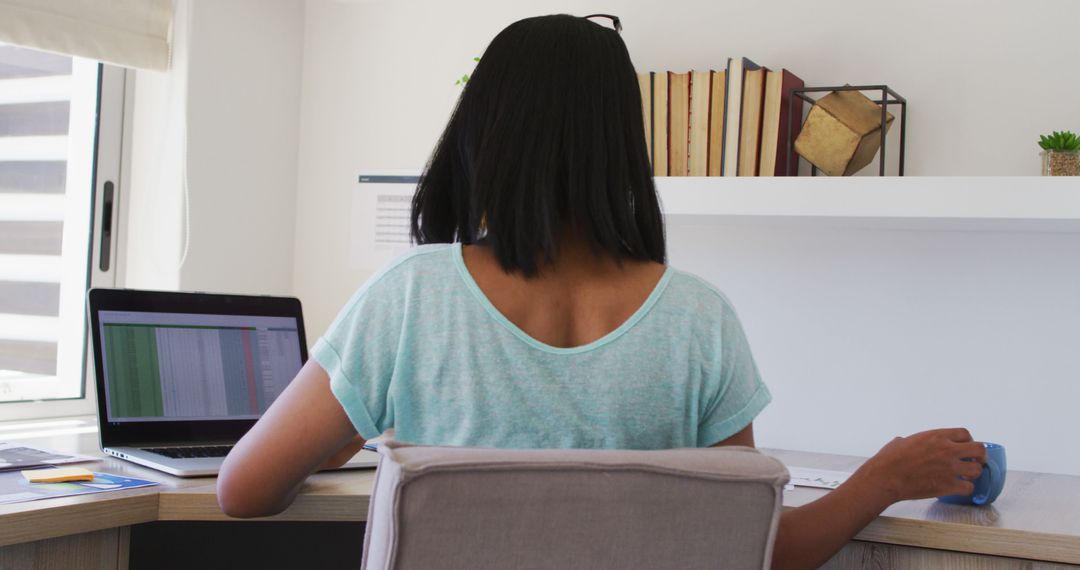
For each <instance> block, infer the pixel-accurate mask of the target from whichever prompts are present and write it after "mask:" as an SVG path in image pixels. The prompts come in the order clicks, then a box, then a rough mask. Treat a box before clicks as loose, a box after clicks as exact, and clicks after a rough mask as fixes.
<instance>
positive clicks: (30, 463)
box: [0, 443, 99, 471]
mask: <svg viewBox="0 0 1080 570" xmlns="http://www.w3.org/2000/svg"><path fill="white" fill-rule="evenodd" d="M98 460H99V459H98V458H97V457H90V456H88V455H79V454H77V453H59V452H56V451H53V450H51V449H42V448H40V447H31V446H29V445H22V444H18V443H0V471H9V470H15V469H31V468H34V467H47V466H50V465H62V464H65V463H79V462H82V461H98Z"/></svg>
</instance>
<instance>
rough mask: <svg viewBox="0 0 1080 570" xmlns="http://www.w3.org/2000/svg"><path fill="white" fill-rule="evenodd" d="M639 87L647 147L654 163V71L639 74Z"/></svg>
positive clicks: (650, 161) (650, 158)
mask: <svg viewBox="0 0 1080 570" xmlns="http://www.w3.org/2000/svg"><path fill="white" fill-rule="evenodd" d="M637 80H638V88H639V89H641V116H642V119H643V121H644V124H645V149H646V152H648V153H649V163H650V164H651V163H652V121H653V117H652V73H649V72H643V73H638V74H637Z"/></svg>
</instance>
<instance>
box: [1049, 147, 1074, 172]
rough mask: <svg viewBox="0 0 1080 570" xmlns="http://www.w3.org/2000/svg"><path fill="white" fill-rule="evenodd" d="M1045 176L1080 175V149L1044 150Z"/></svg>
mask: <svg viewBox="0 0 1080 570" xmlns="http://www.w3.org/2000/svg"><path fill="white" fill-rule="evenodd" d="M1041 154H1042V157H1043V167H1042V173H1043V176H1080V150H1044V151H1042V153H1041Z"/></svg>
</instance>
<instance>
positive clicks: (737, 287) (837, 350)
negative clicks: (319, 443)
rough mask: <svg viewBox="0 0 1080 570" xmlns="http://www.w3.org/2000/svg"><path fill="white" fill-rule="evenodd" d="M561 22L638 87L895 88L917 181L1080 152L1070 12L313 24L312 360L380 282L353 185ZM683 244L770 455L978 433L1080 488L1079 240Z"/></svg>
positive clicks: (303, 234)
mask: <svg viewBox="0 0 1080 570" xmlns="http://www.w3.org/2000/svg"><path fill="white" fill-rule="evenodd" d="M553 12H570V13H575V14H586V13H592V12H609V13H614V14H618V15H619V16H620V17H621V18H622V21H623V24H624V26H625V30H624V32H623V37H624V38H625V40H626V42H627V44H628V46H629V49H630V53H631V56H632V58H633V59H634V61H635V63H636V65H637V67H638V68H639V69H642V70H648V69H651V70H663V69H672V70H687V69H691V68H698V69H701V68H709V67H713V68H717V67H720V66H722V65H723V61H724V58H725V57H727V56H738V55H747V56H750V57H752V58H754V59H755V60H757V61H758V62H759V63H762V64H765V65H768V66H771V67H774V68H776V67H788V68H791V69H793V70H795V71H796V72H797V73H798V74H800V75H801V76H802V77H803V78H804V79H805V80H806V81H807V84H808V85H823V84H826V85H827V84H836V83H879V82H885V83H888V84H889V85H890V86H892V87H894V88H895V89H896V90H897V91H899V92H900V93H901V94H902V95H904V96H906V97H907V98H908V100H909V101H910V102H911V114H910V116H909V122H908V127H909V129H910V131H909V138H908V163H907V168H908V174H910V175H976V174H978V175H1034V174H1037V173H1038V155H1037V153H1038V149H1037V147H1036V145H1035V141H1036V140H1037V138H1038V136H1037V135H1038V134H1039V133H1042V132H1047V131H1050V130H1055V129H1065V128H1070V129H1073V130H1077V129H1080V108H1078V107H1077V106H1075V105H1074V104H1073V103H1072V101H1071V96H1070V95H1068V94H1070V93H1076V92H1078V91H1080V75H1077V74H1074V73H1068V72H1067V70H1069V69H1072V68H1073V67H1074V66H1075V61H1074V57H1073V54H1074V52H1075V50H1069V49H1064V48H1061V49H1059V47H1060V46H1062V45H1065V44H1067V43H1068V42H1067V41H1066V40H1061V38H1068V37H1070V36H1071V31H1072V29H1073V27H1074V26H1075V22H1076V21H1078V20H1080V4H1077V3H1075V2H1072V1H1070V0H1038V1H1033V2H1024V3H1021V2H1006V1H985V0H984V1H975V0H956V1H951V2H936V1H931V0H915V1H911V2H905V3H904V4H903V6H892V7H890V6H886V5H884V4H873V3H866V2H860V1H858V0H823V1H819V2H805V1H803V0H784V1H779V0H771V1H760V0H759V1H754V2H707V1H682V2H665V3H661V2H638V1H630V0H621V1H619V0H614V1H609V2H607V3H604V4H602V5H601V4H594V3H590V2H567V1H560V2H543V3H539V2H524V1H520V0H519V1H494V0H485V1H474V2H435V1H431V0H412V1H410V2H388V1H387V2H383V1H368V2H330V1H327V0H308V2H307V6H306V12H305V19H306V21H305V32H304V63H303V87H302V104H301V106H302V110H301V119H302V120H301V124H302V126H301V131H300V141H301V142H300V162H299V187H298V202H297V229H296V249H295V268H296V271H295V275H294V281H293V285H294V289H295V292H296V294H298V295H299V296H300V297H301V298H302V300H303V302H304V304H305V311H306V315H307V320H308V330H309V336H311V337H312V338H315V337H317V336H318V334H320V333H321V332H322V331H323V330H324V329H325V327H326V326H327V325H328V324H329V322H330V320H331V319H332V318H333V316H334V314H335V313H336V311H337V310H338V309H339V308H340V307H341V306H342V304H343V303H344V301H345V300H346V298H347V297H348V295H349V294H350V293H352V292H353V291H354V290H355V289H356V287H358V286H359V285H360V284H361V283H362V282H363V280H364V279H365V278H366V277H367V276H368V275H369V272H368V271H366V270H363V269H361V268H358V267H356V266H355V265H353V264H352V263H351V262H350V259H349V251H348V241H349V228H350V224H351V221H350V219H349V205H350V203H351V199H350V196H351V193H352V192H354V191H356V189H357V184H356V176H357V174H359V173H360V172H362V171H365V170H376V169H419V168H421V167H422V166H423V164H424V161H425V160H426V158H427V156H428V153H429V152H430V151H431V148H432V146H433V144H434V143H435V140H436V138H437V137H438V135H439V133H440V132H441V129H442V127H443V125H444V124H445V121H446V118H447V115H448V112H449V110H450V109H451V107H452V105H453V103H454V100H455V98H456V96H457V94H458V92H459V89H458V88H457V87H454V85H453V82H454V79H456V78H457V77H459V76H460V75H461V74H462V73H467V72H468V71H469V70H470V68H471V66H472V63H471V58H472V57H474V56H476V55H480V54H481V53H482V51H483V49H484V47H485V46H486V44H487V42H488V41H489V40H490V38H491V37H493V36H494V35H495V34H496V33H497V32H498V31H499V30H500V29H502V28H503V27H504V26H505V25H507V24H509V23H510V22H512V21H514V20H516V19H518V18H522V17H527V16H531V15H538V14H544V13H553ZM1062 41H1064V44H1062V43H1061V42H1062ZM893 148H894V149H895V148H896V147H895V146H894V147H893ZM669 238H670V250H671V259H672V261H673V263H674V264H675V265H677V266H679V267H682V268H684V269H687V270H690V271H693V272H696V273H699V274H701V275H703V276H705V277H707V278H708V279H709V280H711V281H712V282H714V283H716V284H717V285H719V286H720V287H721V288H723V289H724V290H726V291H727V292H728V293H729V294H730V296H731V297H732V298H733V300H734V302H735V303H736V305H737V307H738V309H739V312H740V314H741V316H742V318H743V320H744V322H745V324H746V327H747V329H748V332H749V335H750V339H751V342H752V344H753V346H754V349H755V353H756V355H757V357H758V360H759V363H760V366H761V369H762V372H763V373H764V375H765V379H766V381H767V382H768V383H769V385H770V386H771V388H772V390H773V393H774V396H775V402H774V404H773V405H772V406H771V407H770V408H769V409H768V410H767V411H766V412H765V413H764V414H763V415H762V417H761V418H760V420H759V421H758V423H757V424H756V429H757V431H758V433H759V443H760V444H762V445H765V446H773V447H786V448H793V449H809V450H820V451H830V452H838V453H851V454H862V455H868V454H871V453H873V452H874V451H876V449H877V448H878V447H879V446H880V445H882V444H883V443H885V442H886V441H887V440H888V439H889V438H891V437H892V436H894V435H898V434H905V433H909V432H912V431H916V430H920V429H924V428H928V427H935V426H942V425H968V426H971V427H972V428H973V429H974V430H975V432H976V435H977V436H979V437H982V438H984V439H998V440H1000V441H1001V442H1002V443H1005V444H1006V445H1008V446H1009V449H1010V462H1011V466H1012V467H1014V468H1020V469H1032V470H1042V471H1051V472H1071V473H1080V454H1077V453H1075V452H1073V451H1071V448H1072V444H1071V442H1070V440H1069V439H1068V438H1069V436H1070V435H1071V434H1073V433H1076V432H1077V431H1080V420H1078V419H1077V417H1078V416H1077V415H1076V414H1075V413H1074V410H1073V406H1074V402H1076V401H1077V396H1080V392H1078V390H1080V389H1078V388H1077V386H1078V385H1080V384H1078V382H1077V381H1078V380H1080V361H1078V359H1080V357H1078V356H1077V354H1080V351H1078V350H1077V349H1076V347H1075V346H1074V345H1075V339H1076V330H1077V329H1076V325H1075V323H1076V322H1080V293H1078V291H1080V269H1078V268H1077V267H1078V266H1077V264H1076V263H1075V262H1071V261H1070V260H1075V259H1078V258H1080V237H1077V236H1075V235H1067V234H1065V235H1061V234H1059V235H1054V234H1015V233H949V232H904V231H872V230H844V231H840V230H829V229H814V228H798V229H797V228H790V227H771V226H766V227H760V226H758V227H755V226H749V227H745V226H744V227H738V226H734V227H723V228H721V227H716V226H708V227H700V226H699V227H685V226H673V227H671V228H669ZM706 244H707V245H706Z"/></svg>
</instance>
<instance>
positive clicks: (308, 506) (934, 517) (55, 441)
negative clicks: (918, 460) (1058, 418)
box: [0, 434, 1080, 564]
mask: <svg viewBox="0 0 1080 570" xmlns="http://www.w3.org/2000/svg"><path fill="white" fill-rule="evenodd" d="M0 437H2V436H0ZM15 441H17V442H19V443H26V444H28V445H38V446H43V447H49V448H53V449H56V450H58V451H77V452H79V453H84V454H87V455H94V456H100V457H104V459H103V460H102V462H101V463H96V464H88V467H90V468H91V469H94V470H96V471H105V472H109V473H117V474H124V475H129V476H133V477H138V478H142V479H150V480H153V481H158V482H160V483H161V485H160V486H158V487H151V488H148V489H133V490H130V491H117V492H109V493H101V494H96V495H87V496H82V497H69V498H61V499H46V500H41V501H32V502H27V503H15V504H9V505H0V546H5V545H9V544H17V543H22V542H29V541H34V540H41V539H45V538H52V537H57V536H66V535H70V534H76V533H81V532H89V531H93V530H100V529H106V528H114V527H120V526H127V525H131V524H138V523H144V522H152V521H158V520H170V521H215V520H217V521H220V520H229V517H227V516H225V515H224V514H223V513H222V512H221V510H220V509H219V508H218V505H217V498H216V496H215V492H214V483H215V480H214V479H213V478H194V479H180V478H177V477H172V476H170V475H167V474H165V473H161V472H158V471H154V470H152V469H145V468H142V467H139V466H137V465H134V464H131V463H128V462H126V461H122V460H119V459H115V458H111V457H105V456H103V455H102V454H101V453H100V452H99V451H98V450H97V434H78V435H65V436H58V437H53V438H39V439H33V440H29V439H24V440H15ZM766 453H768V454H770V455H773V456H775V457H777V458H778V459H780V460H781V461H783V462H784V463H786V464H788V465H792V466H799V467H813V468H818V469H831V470H837V471H853V470H854V469H855V468H856V467H858V466H859V465H860V464H861V462H862V461H863V459H861V458H858V457H848V456H840V455H826V454H820V453H807V452H797V451H780V450H766ZM373 481H374V471H373V470H354V471H337V472H328V473H319V474H316V475H313V476H312V477H311V478H309V479H308V481H307V483H306V484H305V487H304V489H303V490H302V492H301V493H300V495H299V496H298V497H297V499H296V501H295V502H294V503H293V505H292V506H291V507H289V509H288V510H286V511H285V512H284V513H282V514H280V515H277V516H274V517H268V518H265V519H258V520H288V521H362V520H364V519H365V518H366V517H367V508H368V499H369V498H370V496H371V488H372V483H373ZM827 492H828V491H824V490H821V489H807V488H802V487H799V488H796V489H795V490H794V491H789V492H787V493H785V495H784V506H785V508H793V507H797V506H800V505H804V504H806V503H809V502H811V501H813V500H815V499H816V498H818V497H820V496H822V495H823V494H825V493H827ZM825 522H826V524H827V521H825ZM856 539H857V540H862V541H867V542H876V543H884V544H893V545H904V546H915V547H922V548H934V549H941V550H953V551H959V552H970V553H976V554H985V555H995V556H1008V557H1014V558H1028V559H1033V560H1046V561H1052V562H1066V563H1072V564H1080V477H1075V476H1066V475H1048V474H1039V473H1028V472H1023V471H1010V472H1009V474H1008V479H1007V481H1006V486H1005V490H1004V492H1003V493H1002V494H1001V496H1000V497H999V498H998V500H997V502H995V503H994V504H993V505H990V506H985V507H969V506H959V505H949V504H945V503H941V502H939V501H936V500H932V499H927V500H923V501H905V502H902V503H898V504H896V505H893V506H892V507H890V508H889V509H888V510H887V511H885V513H884V514H882V516H881V517H879V518H878V519H877V520H876V521H874V522H873V523H871V524H870V526H868V527H867V528H866V529H864V530H863V532H862V533H860V534H859V536H858V537H856Z"/></svg>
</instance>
